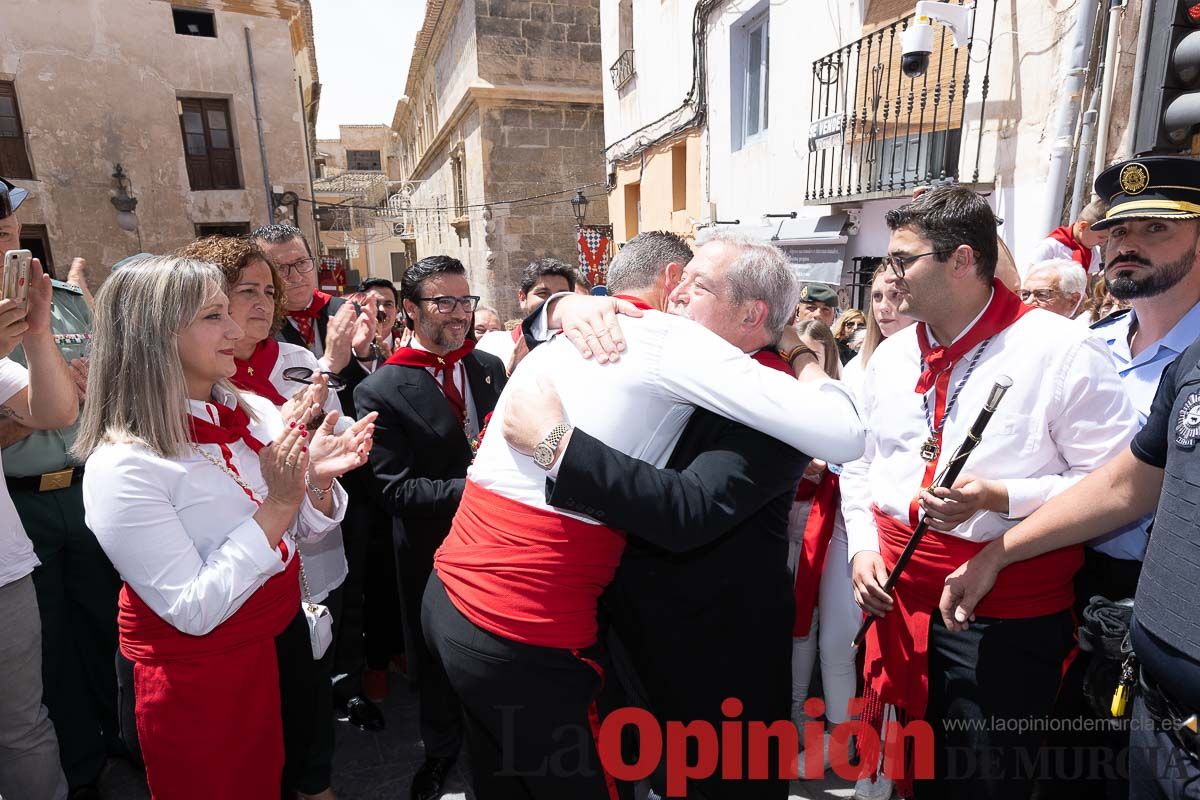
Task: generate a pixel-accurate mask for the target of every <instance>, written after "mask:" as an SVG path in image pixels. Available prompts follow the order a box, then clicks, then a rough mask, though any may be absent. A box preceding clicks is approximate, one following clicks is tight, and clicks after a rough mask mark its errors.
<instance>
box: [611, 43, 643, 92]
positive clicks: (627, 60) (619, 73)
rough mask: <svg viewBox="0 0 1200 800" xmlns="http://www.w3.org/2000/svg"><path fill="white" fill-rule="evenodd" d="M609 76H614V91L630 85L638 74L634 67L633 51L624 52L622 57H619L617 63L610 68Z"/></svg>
mask: <svg viewBox="0 0 1200 800" xmlns="http://www.w3.org/2000/svg"><path fill="white" fill-rule="evenodd" d="M608 74H609V75H611V76H612V82H613V88H614V89H620V88H621V87H622V86H624V85H625V84H627V83H629V81H630V79H631V78H633V76H634V75H636V74H637V70H635V69H634V67H633V51H632V50H622V51H621V55H619V56H617V60H616V62H615V63H614V64H613V65H612V66H611V67H609V68H608Z"/></svg>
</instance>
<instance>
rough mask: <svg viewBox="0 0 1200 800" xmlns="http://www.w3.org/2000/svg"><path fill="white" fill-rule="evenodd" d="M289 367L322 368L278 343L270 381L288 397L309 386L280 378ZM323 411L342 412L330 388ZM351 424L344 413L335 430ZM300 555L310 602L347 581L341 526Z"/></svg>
mask: <svg viewBox="0 0 1200 800" xmlns="http://www.w3.org/2000/svg"><path fill="white" fill-rule="evenodd" d="M291 367H308V368H309V369H311V370H314V374H315V372H316V371H319V370H322V369H324V367H322V365H321V362H320V361H318V360H317V357H316V356H314V355H313V354H312V352H310V351H309V350H308V349H307V348H304V347H301V346H300V345H298V344H292V343H290V342H280V343H279V358H277V359H275V366H274V368H272V370H271V376H270V378H269V380H270V381H271V385H272V386H274V387H275V391H277V392H279V393H280V394H281V395H283V396H284V397H285V398H287V399H289V400H290V399H291V398H292V396H293V395H296V394H299V393H300V392H301V391H303V390H304V389H307V388H308V384H305V383H298V382H296V381H289V380H288V379H287V378H285V377H283V371H284V370H285V369H290V368H291ZM324 410H325V413H326V414H329V413H331V412H333V411H337V412H338V413H339V414H342V404H341V401H339V400H338V394H337V392H334V391H330V392H329V394H328V395H326V397H325V406H324ZM353 424H354V420H353V419H352V418H350V417H347V416H345V415H344V414H343V415H342V416H341V417H340V418H339V420H338V423H337V425H336V426H334V431H336V432H337V433H341V432H342V431H344V430H346V428H349V427H350V426H351V425H353ZM300 556H301V557H302V558H303V559H304V573H305V576H306V577H307V578H308V588H309V591H310V592H312V597H311V599H312V601H313V602H314V603H320V602H323V601H324V600H325V598H326V597H328V596H329V593H330V592H332V591H333V590H334V589H336V588H337V587H339V586H341V585H342V582H343V581H345V580H346V572H347V567H346V548H345V545H344V543H343V539H342V527H341V526H340V525H339V526H337V527H336V528H333V529H332V530H330V531H329V533H327V534H326V535H325V536H324V537H323V538H321V539H319V540H317V541H313V542H300Z"/></svg>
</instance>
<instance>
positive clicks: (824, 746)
mask: <svg viewBox="0 0 1200 800" xmlns="http://www.w3.org/2000/svg"><path fill="white" fill-rule="evenodd" d="M800 743H801V744H803V743H804V741H803V740H801V742H800ZM799 759H800V770H799V774H800V780H802V781H803V780H807V778H806V777H805V774H806V773H805V768H806V765H807V762H806V761H805V755H804V748H803V747H802V748H800V755H799ZM826 772H829V731H826V732H825V735H824V737H823V738H822V740H821V774H822V776H824V773H826ZM816 780H820V778H817V779H816Z"/></svg>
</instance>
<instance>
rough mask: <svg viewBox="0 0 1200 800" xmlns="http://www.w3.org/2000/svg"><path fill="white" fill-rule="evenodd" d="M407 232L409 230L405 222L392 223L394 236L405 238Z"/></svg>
mask: <svg viewBox="0 0 1200 800" xmlns="http://www.w3.org/2000/svg"><path fill="white" fill-rule="evenodd" d="M407 232H408V228H406V227H405V226H404V223H403V222H393V223H392V236H403V235H404V234H405V233H407Z"/></svg>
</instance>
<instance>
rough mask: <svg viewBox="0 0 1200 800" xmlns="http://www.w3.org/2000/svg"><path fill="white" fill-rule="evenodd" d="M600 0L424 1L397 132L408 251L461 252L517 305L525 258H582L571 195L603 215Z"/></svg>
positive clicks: (476, 285) (473, 272)
mask: <svg viewBox="0 0 1200 800" xmlns="http://www.w3.org/2000/svg"><path fill="white" fill-rule="evenodd" d="M600 2H601V0H542V1H541V2H533V1H531V0H429V2H428V3H427V5H426V10H425V22H424V25H423V27H422V28H421V31H420V32H419V33H418V35H417V42H416V47H415V49H414V53H413V59H412V63H411V66H410V68H409V74H408V81H407V84H406V90H405V92H406V97H404V98H403V99H402V100H401V101H400V102H399V103H398V104H397V106H396V113H395V116H394V118H393V121H392V130H393V131H394V132H395V133H396V134H397V136H396V138H395V140H394V142H395V146H396V153H395V155H396V158H397V159H398V160H399V163H400V174H401V177H402V178H403V179H404V180H405V181H406V184H405V192H406V198H407V200H408V202H409V203H410V205H411V208H412V211H411V217H410V218H411V220H412V230H411V236H412V240H411V241H412V242H413V244H414V252H415V255H416V257H418V258H420V257H424V256H427V255H433V254H438V253H446V254H449V255H452V256H454V257H456V258H458V259H460V260H461V261H462V262H463V263H464V264H465V265H466V266H467V269H468V271H469V274H470V278H471V282H472V289H473V291H475V293H476V294H479V295H481V296H482V297H483V299H484V302H485V303H488V304H490V305H494V306H495V307H496V308H497V309H498V310H499V311H500V313H501V315H502V316H505V317H507V316H512V315H513V314H514V313H515V310H516V304H517V299H516V290H517V282H518V280H519V276H520V272H521V270H522V269H523V268H524V266H525V265H526V264H527V263H528V262H529V261H530V260H532V259H535V258H538V257H542V256H555V257H558V258H561V259H562V260H564V261H566V262H568V263H575V262H576V261H577V259H578V247H577V245H576V243H575V239H576V228H575V218H574V216H573V213H572V208H571V205H570V200H571V197H572V196H573V195H574V193H575V190H576V189H577V188H580V187H587V188H585V189H584V191H585V194H587V195H589V196H590V197H593V198H596V199H594V200H593V201H592V202H591V203H590V205H589V209H588V215H587V219H586V222H588V223H603V222H607V221H608V211H607V208H606V205H607V204H606V203H605V202H604V192H605V190H604V185H603V184H604V181H605V174H604V156H603V150H604V132H603V120H604V114H603V107H602V94H601V57H600Z"/></svg>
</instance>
